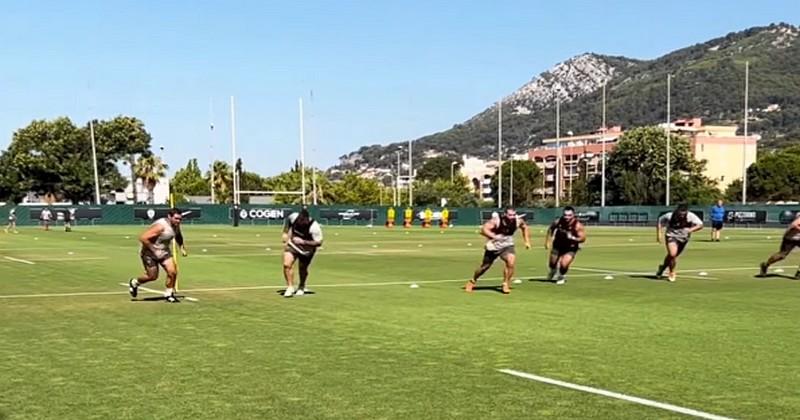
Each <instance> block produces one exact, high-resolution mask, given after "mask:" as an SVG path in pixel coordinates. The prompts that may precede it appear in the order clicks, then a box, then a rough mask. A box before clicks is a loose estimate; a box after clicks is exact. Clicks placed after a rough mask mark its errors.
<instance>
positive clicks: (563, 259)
mask: <svg viewBox="0 0 800 420" xmlns="http://www.w3.org/2000/svg"><path fill="white" fill-rule="evenodd" d="M584 242H586V230H585V229H584V227H583V223H581V222H580V221H578V218H577V217H575V209H574V208H573V207H564V212H563V213H562V216H561V217H560V218H558V219H556V220H555V221H554V222H553V224H551V225H550V228H549V229H548V230H547V238H546V239H545V244H544V247H545V249H548V250H550V260H549V265H550V274H549V275H548V276H547V280H550V281H553V279H554V278H556V273H557V274H558V278H557V279H556V284H564V283H566V281H567V279H566V276H567V271H569V266H570V265H571V264H572V262H573V261H575V254H577V253H578V250H580V245H581V244H582V243H584Z"/></svg>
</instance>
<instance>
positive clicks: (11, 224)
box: [5, 209, 19, 233]
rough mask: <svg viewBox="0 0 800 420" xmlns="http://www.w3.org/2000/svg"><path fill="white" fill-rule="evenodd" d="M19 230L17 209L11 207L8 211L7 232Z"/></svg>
mask: <svg viewBox="0 0 800 420" xmlns="http://www.w3.org/2000/svg"><path fill="white" fill-rule="evenodd" d="M9 231H10V232H14V233H19V232H17V209H11V210H9V211H8V226H6V228H5V232H6V233H8V232H9Z"/></svg>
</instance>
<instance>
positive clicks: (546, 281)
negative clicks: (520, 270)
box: [528, 277, 556, 284]
mask: <svg viewBox="0 0 800 420" xmlns="http://www.w3.org/2000/svg"><path fill="white" fill-rule="evenodd" d="M528 281H537V282H539V283H552V284H555V283H556V280H555V279H553V280H548V279H547V278H544V277H543V278H536V279H529V280H528Z"/></svg>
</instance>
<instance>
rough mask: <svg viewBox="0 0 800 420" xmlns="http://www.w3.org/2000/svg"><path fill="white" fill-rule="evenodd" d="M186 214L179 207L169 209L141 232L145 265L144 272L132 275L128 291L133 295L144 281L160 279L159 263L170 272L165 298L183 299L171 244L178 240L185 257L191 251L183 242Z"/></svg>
mask: <svg viewBox="0 0 800 420" xmlns="http://www.w3.org/2000/svg"><path fill="white" fill-rule="evenodd" d="M182 220H183V215H182V214H181V212H180V210H178V209H174V208H173V209H169V211H168V212H167V216H166V217H162V218H161V219H158V220H156V221H155V222H153V224H152V225H150V227H149V228H148V229H147V230H146V231H145V232H144V233H142V235H141V236H139V242H140V243H141V244H142V248H141V251H140V252H139V255H140V256H141V258H142V264H143V265H144V274H143V275H141V276H139V277H138V278H132V279H130V280H129V281H128V292H130V294H131V297H134V298H135V297H136V295H137V294H138V293H139V286H141V285H142V284H144V283H147V282H151V281H154V280H158V267H159V266H161V267H163V268H164V271H166V272H167V285H166V290H164V298H165V299H166V300H167V302H169V303H178V302H180V301H179V300H178V298H177V297H176V296H175V283H176V282H177V280H178V266H177V265H176V264H175V259H174V258H173V257H172V251H171V250H170V245H172V240H173V239H174V240H175V242H176V243H177V244H178V247H180V249H181V255H183V256H184V257H185V256H187V255H189V254H188V253H187V252H186V248H185V247H184V246H183V234H182V233H181V221H182Z"/></svg>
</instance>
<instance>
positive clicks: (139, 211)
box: [133, 207, 203, 220]
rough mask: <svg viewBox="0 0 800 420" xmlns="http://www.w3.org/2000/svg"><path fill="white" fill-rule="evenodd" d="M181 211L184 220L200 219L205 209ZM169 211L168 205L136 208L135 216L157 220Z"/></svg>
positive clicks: (136, 217)
mask: <svg viewBox="0 0 800 420" xmlns="http://www.w3.org/2000/svg"><path fill="white" fill-rule="evenodd" d="M180 211H181V214H183V220H189V219H199V218H200V217H201V216H202V215H203V209H201V208H189V209H180ZM168 212H169V208H167V207H160V208H156V207H153V208H134V209H133V218H134V219H141V220H156V219H160V218H162V217H166V216H167V213H168Z"/></svg>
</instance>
